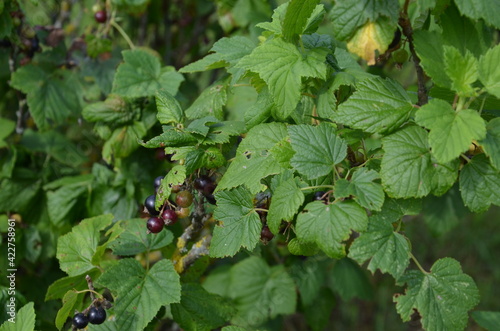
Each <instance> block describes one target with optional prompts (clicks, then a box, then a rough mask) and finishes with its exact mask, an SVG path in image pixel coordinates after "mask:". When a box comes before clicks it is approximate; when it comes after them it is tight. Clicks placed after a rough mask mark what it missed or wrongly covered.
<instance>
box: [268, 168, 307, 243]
mask: <svg viewBox="0 0 500 331" xmlns="http://www.w3.org/2000/svg"><path fill="white" fill-rule="evenodd" d="M303 203H304V193H302V191H301V190H300V187H299V185H298V184H297V180H296V179H295V178H290V179H288V180H286V181H283V182H281V183H280V184H279V186H278V187H277V188H276V190H275V191H274V192H273V196H272V199H271V205H270V206H269V212H268V214H267V224H268V226H269V229H270V230H271V232H272V233H274V234H277V233H278V232H279V228H280V224H281V220H285V221H287V222H290V221H291V220H292V218H293V216H294V215H295V214H296V213H297V212H298V211H299V208H300V206H302V204H303Z"/></svg>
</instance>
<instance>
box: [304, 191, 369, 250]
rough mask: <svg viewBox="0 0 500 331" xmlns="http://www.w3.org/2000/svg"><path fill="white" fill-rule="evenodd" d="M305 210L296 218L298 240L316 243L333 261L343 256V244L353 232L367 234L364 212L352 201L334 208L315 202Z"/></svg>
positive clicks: (366, 220)
mask: <svg viewBox="0 0 500 331" xmlns="http://www.w3.org/2000/svg"><path fill="white" fill-rule="evenodd" d="M305 210H306V212H303V213H301V214H299V216H298V217H297V225H296V230H297V238H298V239H299V240H302V241H304V242H310V243H315V244H317V245H318V247H319V248H320V249H321V250H323V251H324V252H325V253H326V255H328V256H330V257H332V258H341V257H344V256H345V245H344V244H343V241H345V240H347V239H349V236H350V234H351V231H364V230H366V227H367V225H368V217H367V216H366V212H365V210H364V209H363V208H361V207H360V206H359V205H358V204H357V203H355V202H351V201H344V202H338V203H335V204H332V205H325V204H323V202H321V201H315V202H311V203H309V204H307V205H306V207H305Z"/></svg>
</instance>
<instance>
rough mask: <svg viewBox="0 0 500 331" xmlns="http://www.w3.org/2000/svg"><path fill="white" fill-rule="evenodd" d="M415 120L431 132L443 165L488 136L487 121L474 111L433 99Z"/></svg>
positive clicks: (436, 151) (436, 154)
mask: <svg viewBox="0 0 500 331" xmlns="http://www.w3.org/2000/svg"><path fill="white" fill-rule="evenodd" d="M415 121H416V122H417V123H418V124H420V125H422V126H425V127H426V128H428V129H430V133H429V145H430V146H431V149H432V154H433V155H434V156H435V157H436V159H437V160H438V161H439V162H440V163H446V162H449V161H451V160H453V159H454V158H456V157H458V156H459V155H460V154H461V153H463V152H465V151H466V150H467V149H468V148H469V145H470V144H471V142H472V140H473V139H475V140H480V139H483V138H484V137H485V135H486V127H485V123H484V120H483V119H482V118H481V116H480V115H479V113H477V112H476V111H474V110H471V109H463V110H460V111H455V110H453V108H452V107H451V105H450V104H449V103H448V102H446V101H443V100H439V99H432V100H430V101H429V103H427V104H426V105H424V106H422V108H420V109H419V110H418V111H417V113H416V117H415Z"/></svg>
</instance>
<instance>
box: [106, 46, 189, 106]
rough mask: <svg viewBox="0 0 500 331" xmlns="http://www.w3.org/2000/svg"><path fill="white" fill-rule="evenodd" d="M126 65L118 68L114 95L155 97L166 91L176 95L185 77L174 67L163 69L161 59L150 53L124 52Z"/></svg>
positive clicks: (114, 83) (141, 51)
mask: <svg viewBox="0 0 500 331" xmlns="http://www.w3.org/2000/svg"><path fill="white" fill-rule="evenodd" d="M122 55H123V59H124V60H125V62H124V63H122V64H120V65H119V66H118V69H117V71H116V75H115V79H114V80H113V93H116V94H118V95H121V96H123V97H127V98H139V97H148V96H153V95H155V93H156V91H158V90H161V89H163V90H165V91H167V92H168V93H170V94H171V95H175V94H176V93H177V90H178V89H179V85H180V84H181V83H182V82H183V81H184V77H182V75H181V74H179V73H177V72H176V71H175V69H174V67H171V66H167V67H163V68H162V67H161V64H160V59H159V58H158V57H157V56H155V55H153V53H151V52H150V51H145V50H138V49H137V50H133V51H131V50H127V51H123V52H122Z"/></svg>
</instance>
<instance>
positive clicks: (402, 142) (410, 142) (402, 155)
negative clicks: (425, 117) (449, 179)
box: [380, 126, 435, 198]
mask: <svg viewBox="0 0 500 331" xmlns="http://www.w3.org/2000/svg"><path fill="white" fill-rule="evenodd" d="M382 145H383V148H384V150H385V155H384V157H383V158H382V165H381V171H380V175H381V177H382V186H384V188H385V191H386V193H387V194H388V195H389V196H390V197H395V198H412V197H414V198H420V197H423V196H426V195H427V194H429V193H430V192H431V190H432V186H433V175H434V172H435V170H434V164H433V162H432V159H431V154H430V151H429V145H428V143H427V132H426V131H425V130H424V129H422V128H420V127H417V126H409V127H406V128H404V129H402V130H399V131H397V132H396V133H393V134H392V135H390V136H387V137H385V138H382Z"/></svg>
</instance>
